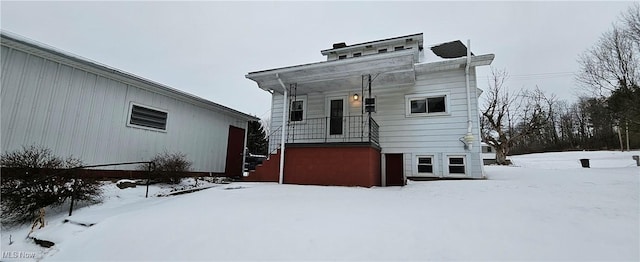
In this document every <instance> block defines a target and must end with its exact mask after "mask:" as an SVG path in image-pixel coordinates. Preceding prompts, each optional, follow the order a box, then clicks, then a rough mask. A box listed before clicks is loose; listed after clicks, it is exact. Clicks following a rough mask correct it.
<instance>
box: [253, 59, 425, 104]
mask: <svg viewBox="0 0 640 262" xmlns="http://www.w3.org/2000/svg"><path fill="white" fill-rule="evenodd" d="M414 64H415V56H414V52H413V51H412V50H404V51H396V52H390V53H385V54H378V55H371V56H362V57H357V58H349V59H342V60H332V61H326V62H319V63H313V64H305V65H298V66H291V67H283V68H278V69H271V70H265V71H258V72H252V73H249V74H247V75H246V76H245V77H246V78H248V79H251V80H253V81H255V82H256V83H258V86H259V87H260V88H261V89H263V90H265V91H269V92H277V93H283V90H282V86H281V85H280V83H279V82H278V77H279V78H280V79H281V80H282V81H283V82H284V83H285V85H287V87H288V85H289V84H296V87H297V89H296V93H297V94H307V93H313V92H328V91H338V90H348V89H354V88H361V87H362V84H363V83H362V76H363V75H369V74H370V75H372V77H375V81H374V82H373V84H372V86H375V87H383V86H403V85H408V84H413V83H415V71H414V69H413V65H414Z"/></svg>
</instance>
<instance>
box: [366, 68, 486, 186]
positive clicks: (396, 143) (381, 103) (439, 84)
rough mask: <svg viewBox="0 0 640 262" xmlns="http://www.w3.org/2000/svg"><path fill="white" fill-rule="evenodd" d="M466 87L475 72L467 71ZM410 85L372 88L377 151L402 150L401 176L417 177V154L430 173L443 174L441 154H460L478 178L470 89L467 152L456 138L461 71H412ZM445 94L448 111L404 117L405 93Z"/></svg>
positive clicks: (460, 123) (461, 125) (462, 99)
mask: <svg viewBox="0 0 640 262" xmlns="http://www.w3.org/2000/svg"><path fill="white" fill-rule="evenodd" d="M470 73H471V76H472V77H471V79H470V80H471V81H470V86H471V88H472V89H473V88H475V87H476V81H475V70H472V71H471V72H470ZM416 78H417V80H416V83H415V85H414V86H409V87H403V88H397V87H390V88H384V89H377V90H375V94H376V95H377V113H375V116H374V119H375V120H376V121H377V122H378V124H379V125H380V147H381V148H382V153H383V154H384V153H403V154H404V162H405V175H406V176H419V175H418V171H417V157H418V156H432V157H433V162H434V174H433V176H437V177H446V176H449V174H447V173H448V172H447V156H464V157H465V159H466V161H467V162H466V166H467V174H468V176H470V177H476V178H480V177H482V176H483V172H482V159H481V155H480V150H481V147H480V134H479V128H478V121H479V119H478V117H477V116H478V115H477V114H478V110H477V108H478V105H477V99H474V95H475V94H474V92H473V91H472V92H471V115H472V117H471V120H472V125H473V126H472V127H473V128H472V132H473V135H474V137H475V141H474V142H473V146H472V150H471V151H467V150H465V149H464V148H463V144H462V142H460V141H459V139H460V138H461V137H463V136H464V135H465V134H466V133H467V100H466V84H465V72H464V69H457V70H447V71H438V72H432V73H428V74H424V75H416ZM430 93H436V94H441V93H445V94H447V95H448V96H449V100H448V101H449V104H448V105H447V106H448V107H449V108H448V110H449V111H448V114H447V115H438V116H418V117H407V116H406V108H405V107H406V99H405V95H411V94H430Z"/></svg>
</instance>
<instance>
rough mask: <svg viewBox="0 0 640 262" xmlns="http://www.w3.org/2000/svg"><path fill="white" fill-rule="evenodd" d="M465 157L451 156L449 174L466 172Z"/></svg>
mask: <svg viewBox="0 0 640 262" xmlns="http://www.w3.org/2000/svg"><path fill="white" fill-rule="evenodd" d="M464 173H465V166H464V157H461V156H455V157H449V174H464Z"/></svg>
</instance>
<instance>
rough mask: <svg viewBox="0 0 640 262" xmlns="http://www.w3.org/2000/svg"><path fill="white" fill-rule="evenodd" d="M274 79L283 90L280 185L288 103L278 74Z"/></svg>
mask: <svg viewBox="0 0 640 262" xmlns="http://www.w3.org/2000/svg"><path fill="white" fill-rule="evenodd" d="M276 78H277V79H278V82H279V83H280V85H281V86H282V90H284V94H283V98H282V105H283V108H282V132H281V136H280V174H279V175H278V183H279V184H282V183H283V180H284V179H283V178H284V144H285V143H284V138H285V137H286V132H287V129H286V128H285V124H286V122H287V111H288V108H289V103H287V96H288V93H287V87H285V86H284V83H282V80H281V79H280V76H279V75H278V73H276Z"/></svg>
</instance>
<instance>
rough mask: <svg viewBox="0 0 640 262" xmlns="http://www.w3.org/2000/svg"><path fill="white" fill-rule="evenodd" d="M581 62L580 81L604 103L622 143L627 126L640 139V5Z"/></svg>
mask: <svg viewBox="0 0 640 262" xmlns="http://www.w3.org/2000/svg"><path fill="white" fill-rule="evenodd" d="M578 62H579V63H580V66H581V68H580V71H579V73H578V74H577V76H576V80H577V81H578V82H579V83H581V84H582V85H583V86H584V87H586V89H587V90H590V91H591V92H592V93H593V94H595V98H596V99H598V100H602V101H603V102H604V103H603V105H604V106H603V108H604V110H606V111H608V112H610V114H611V117H612V118H613V120H614V126H615V130H617V133H618V140H619V141H620V142H621V141H622V135H621V134H620V133H621V129H622V128H623V127H624V128H626V127H628V128H629V129H630V131H631V135H632V136H634V137H635V139H640V4H638V3H634V4H633V5H632V6H630V8H629V9H628V10H627V11H626V12H624V13H622V15H621V16H620V18H619V19H618V21H616V22H615V23H614V24H613V26H612V28H611V30H609V31H607V32H605V33H603V34H602V36H601V37H600V39H599V41H598V42H597V43H596V44H595V45H594V46H593V47H592V48H590V49H588V50H587V51H585V52H584V53H583V54H582V55H581V56H580V57H579V59H578ZM607 132H608V130H607ZM627 139H629V136H628V135H627ZM621 144H622V142H621Z"/></svg>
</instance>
